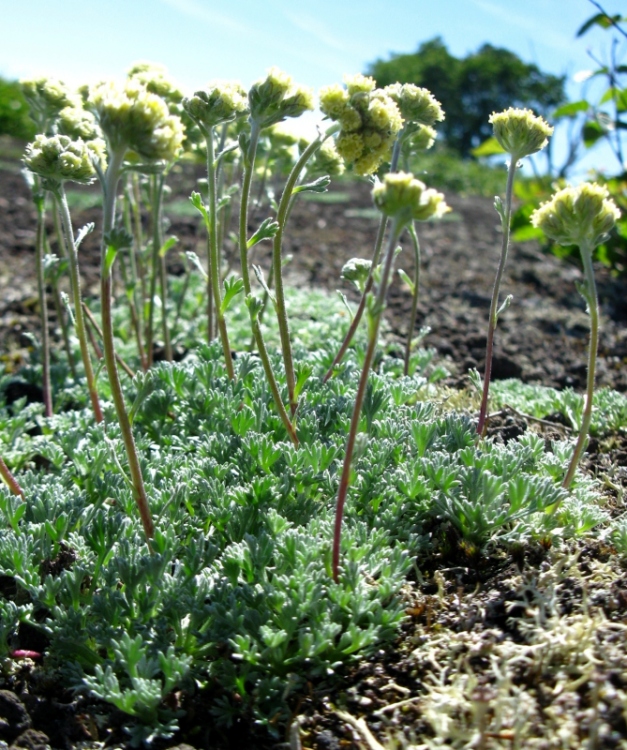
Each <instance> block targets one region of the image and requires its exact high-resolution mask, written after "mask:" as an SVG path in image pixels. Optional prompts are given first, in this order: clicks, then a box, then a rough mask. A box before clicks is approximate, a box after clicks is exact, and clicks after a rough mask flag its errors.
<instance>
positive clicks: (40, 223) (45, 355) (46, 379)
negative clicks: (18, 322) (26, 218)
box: [7, 188, 52, 471]
mask: <svg viewBox="0 0 627 750" xmlns="http://www.w3.org/2000/svg"><path fill="white" fill-rule="evenodd" d="M37 189H38V188H37ZM35 204H36V206H37V240H36V247H35V267H36V269H37V294H38V296H39V314H40V316H41V368H42V390H43V395H44V409H45V415H46V416H47V417H51V416H52V386H51V384H50V334H49V331H48V303H47V300H46V280H45V277H44V251H45V245H46V221H45V212H46V207H45V198H44V197H43V196H38V197H37V198H36V200H35ZM7 471H8V470H7Z"/></svg>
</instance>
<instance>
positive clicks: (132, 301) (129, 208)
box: [122, 176, 148, 371]
mask: <svg viewBox="0 0 627 750" xmlns="http://www.w3.org/2000/svg"><path fill="white" fill-rule="evenodd" d="M130 180H131V178H130V176H129V177H128V178H127V182H126V185H125V187H124V198H125V200H124V226H125V227H126V231H127V232H128V233H129V234H130V235H131V236H133V237H134V246H133V247H131V248H130V249H129V259H130V265H131V292H130V294H129V291H128V281H127V279H126V274H124V273H123V274H122V278H123V281H124V284H125V286H126V288H127V296H128V301H129V308H130V311H131V324H132V326H133V331H134V332H135V339H136V341H137V352H138V354H139V361H140V363H141V367H142V370H144V371H145V370H147V369H148V368H147V362H146V355H145V353H144V341H143V338H142V331H141V320H140V315H139V314H138V312H137V310H138V305H137V285H138V279H137V261H136V258H135V253H136V248H137V242H138V235H137V233H136V232H135V234H134V233H133V229H134V226H133V198H132V185H131V183H130ZM139 309H140V310H141V307H140V308H139Z"/></svg>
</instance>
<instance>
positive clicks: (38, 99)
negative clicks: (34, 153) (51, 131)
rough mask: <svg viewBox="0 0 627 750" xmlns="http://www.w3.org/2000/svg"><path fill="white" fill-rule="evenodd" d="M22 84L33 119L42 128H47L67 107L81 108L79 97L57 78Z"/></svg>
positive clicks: (39, 79) (32, 80)
mask: <svg viewBox="0 0 627 750" xmlns="http://www.w3.org/2000/svg"><path fill="white" fill-rule="evenodd" d="M20 83H21V86H22V92H23V94H24V98H25V99H26V101H27V102H28V104H29V106H30V109H31V113H32V117H33V119H34V120H35V122H36V123H37V125H38V126H39V127H41V128H46V126H47V124H48V123H50V122H51V121H52V120H54V119H55V118H56V117H57V115H58V114H59V112H60V111H61V110H62V109H64V108H65V107H74V106H80V99H79V97H78V96H76V95H74V94H72V93H71V92H70V90H69V89H68V88H67V86H66V85H65V84H64V83H63V82H62V81H58V80H56V79H55V78H33V79H29V80H25V81H21V82H20Z"/></svg>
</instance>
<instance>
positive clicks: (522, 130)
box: [490, 107, 553, 159]
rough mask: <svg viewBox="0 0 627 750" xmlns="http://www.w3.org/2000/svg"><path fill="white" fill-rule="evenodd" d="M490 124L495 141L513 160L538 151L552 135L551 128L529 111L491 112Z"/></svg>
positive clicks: (510, 109) (511, 109)
mask: <svg viewBox="0 0 627 750" xmlns="http://www.w3.org/2000/svg"><path fill="white" fill-rule="evenodd" d="M490 122H491V123H492V127H493V129H494V137H495V138H496V140H497V141H498V142H499V144H500V145H501V146H502V147H503V148H504V149H505V151H507V153H508V154H511V155H512V157H513V158H515V159H522V158H523V157H524V156H530V155H531V154H535V153H536V152H538V151H540V150H541V149H543V148H544V147H545V146H546V144H547V143H548V142H549V141H548V139H549V136H550V135H552V134H553V128H552V127H551V126H550V125H549V124H548V123H547V122H546V121H545V120H543V119H542V117H538V116H537V115H534V113H533V112H532V111H531V110H530V109H515V108H514V107H510V108H509V109H506V110H505V111H504V112H498V113H497V112H493V113H492V114H491V115H490Z"/></svg>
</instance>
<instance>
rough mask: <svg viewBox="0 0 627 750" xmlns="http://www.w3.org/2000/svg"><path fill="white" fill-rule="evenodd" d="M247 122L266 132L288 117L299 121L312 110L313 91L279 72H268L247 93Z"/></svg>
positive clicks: (273, 69)
mask: <svg viewBox="0 0 627 750" xmlns="http://www.w3.org/2000/svg"><path fill="white" fill-rule="evenodd" d="M248 102H249V105H250V119H251V120H252V121H253V122H255V123H256V124H257V126H258V127H259V128H260V129H262V128H268V127H270V126H271V125H275V124H276V123H277V122H283V121H284V120H285V119H287V118H288V117H300V116H301V115H302V114H303V112H305V111H307V110H312V109H313V108H314V98H313V91H312V90H311V89H310V88H307V87H306V86H298V85H297V84H295V83H294V82H293V80H292V77H291V76H289V75H287V73H284V72H283V71H282V70H279V69H278V68H270V70H269V71H268V75H267V76H266V77H265V78H263V79H261V80H260V81H257V82H256V83H253V85H252V87H251V89H250V91H249V92H248Z"/></svg>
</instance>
